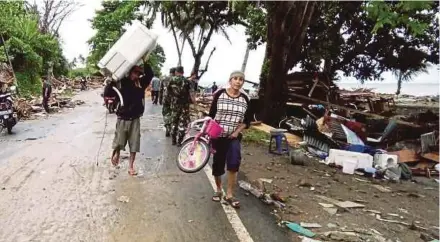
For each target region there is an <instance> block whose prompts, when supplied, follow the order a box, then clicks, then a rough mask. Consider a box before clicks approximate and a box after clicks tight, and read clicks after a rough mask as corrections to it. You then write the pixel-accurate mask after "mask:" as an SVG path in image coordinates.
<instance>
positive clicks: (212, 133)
mask: <svg viewBox="0 0 440 242" xmlns="http://www.w3.org/2000/svg"><path fill="white" fill-rule="evenodd" d="M222 132H223V128H222V127H221V126H220V125H219V124H218V123H217V122H215V121H214V120H212V119H211V120H209V122H208V125H207V127H206V133H207V134H208V135H209V137H211V138H212V139H216V138H218V137H219V136H220V135H221V134H222Z"/></svg>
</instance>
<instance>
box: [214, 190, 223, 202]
mask: <svg viewBox="0 0 440 242" xmlns="http://www.w3.org/2000/svg"><path fill="white" fill-rule="evenodd" d="M222 196H223V192H216V193H214V196H212V201H214V202H220V201H221V200H222Z"/></svg>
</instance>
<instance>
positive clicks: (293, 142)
mask: <svg viewBox="0 0 440 242" xmlns="http://www.w3.org/2000/svg"><path fill="white" fill-rule="evenodd" d="M251 128H254V129H256V130H260V131H263V132H265V133H268V134H270V130H271V129H274V127H272V126H270V125H267V124H265V123H261V124H259V125H252V126H251ZM285 135H286V138H287V142H288V143H289V145H290V146H292V147H297V146H298V145H299V142H301V141H302V138H301V137H299V136H296V135H294V134H290V133H286V134H285Z"/></svg>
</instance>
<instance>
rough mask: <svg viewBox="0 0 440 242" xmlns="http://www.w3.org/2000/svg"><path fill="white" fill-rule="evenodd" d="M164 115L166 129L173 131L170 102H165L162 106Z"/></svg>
mask: <svg viewBox="0 0 440 242" xmlns="http://www.w3.org/2000/svg"><path fill="white" fill-rule="evenodd" d="M162 116H163V122H164V126H165V129H166V131H167V132H171V123H172V113H171V107H170V105H169V104H168V103H164V104H163V106H162Z"/></svg>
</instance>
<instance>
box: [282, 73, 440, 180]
mask: <svg viewBox="0 0 440 242" xmlns="http://www.w3.org/2000/svg"><path fill="white" fill-rule="evenodd" d="M289 76H290V79H289V80H288V86H289V97H290V98H291V99H290V100H289V101H290V102H289V103H287V105H288V106H290V109H289V111H290V113H291V114H294V115H292V116H290V117H289V118H286V119H284V120H283V121H282V122H280V125H279V126H280V128H283V129H285V130H286V131H288V132H289V133H291V134H293V135H296V136H298V137H299V138H301V137H302V140H303V141H302V142H300V145H301V146H302V147H304V148H305V149H306V150H307V151H308V152H310V153H311V154H313V155H314V156H315V157H318V158H319V159H320V160H321V162H322V163H325V164H328V165H334V166H338V167H342V169H343V172H344V173H348V174H354V173H355V172H362V174H363V175H365V176H373V177H376V178H385V179H389V180H393V181H396V180H399V179H401V178H403V179H410V178H411V176H412V175H423V176H427V177H431V176H433V177H437V178H438V175H439V170H440V169H439V168H440V167H439V132H438V130H439V116H438V115H437V114H435V113H433V112H431V111H430V110H428V111H426V112H421V113H413V114H412V115H407V116H402V115H399V114H398V113H396V108H395V102H394V97H392V96H388V97H384V95H378V94H375V93H373V92H372V91H371V90H360V89H358V90H353V91H347V90H339V88H338V87H337V86H336V85H334V84H333V83H332V82H331V81H330V80H329V79H328V78H326V77H325V75H323V74H319V75H316V74H312V73H293V74H291V75H289ZM293 101H295V102H293ZM291 157H293V158H292V159H293V160H292V162H293V163H295V161H294V157H297V156H295V155H294V156H291ZM359 174H360V173H359Z"/></svg>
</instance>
